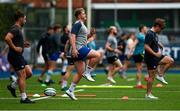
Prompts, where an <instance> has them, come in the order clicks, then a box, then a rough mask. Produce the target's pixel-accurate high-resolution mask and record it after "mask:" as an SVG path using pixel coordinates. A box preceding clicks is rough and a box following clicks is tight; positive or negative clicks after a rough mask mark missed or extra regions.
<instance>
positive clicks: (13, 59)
mask: <svg viewBox="0 0 180 111" xmlns="http://www.w3.org/2000/svg"><path fill="white" fill-rule="evenodd" d="M8 61H9V63H10V64H11V65H12V67H13V69H14V70H15V71H19V70H22V69H24V68H25V66H26V65H27V62H26V60H25V59H24V57H23V56H22V55H21V54H17V53H14V52H9V53H8Z"/></svg>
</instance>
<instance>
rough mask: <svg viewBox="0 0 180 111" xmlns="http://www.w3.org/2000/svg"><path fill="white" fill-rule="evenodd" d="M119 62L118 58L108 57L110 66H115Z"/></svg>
mask: <svg viewBox="0 0 180 111" xmlns="http://www.w3.org/2000/svg"><path fill="white" fill-rule="evenodd" d="M117 60H118V57H117V56H112V57H107V61H108V63H109V64H113V63H114V62H115V61H117Z"/></svg>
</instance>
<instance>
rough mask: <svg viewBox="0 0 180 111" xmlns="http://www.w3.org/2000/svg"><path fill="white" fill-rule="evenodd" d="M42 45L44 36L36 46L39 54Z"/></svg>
mask: <svg viewBox="0 0 180 111" xmlns="http://www.w3.org/2000/svg"><path fill="white" fill-rule="evenodd" d="M41 45H42V38H41V39H40V40H39V42H38V44H37V47H36V51H37V53H38V54H39V51H40V47H41Z"/></svg>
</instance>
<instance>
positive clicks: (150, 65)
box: [145, 55, 165, 70]
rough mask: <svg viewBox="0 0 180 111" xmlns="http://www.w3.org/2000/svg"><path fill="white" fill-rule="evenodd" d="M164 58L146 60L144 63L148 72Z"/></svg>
mask: <svg viewBox="0 0 180 111" xmlns="http://www.w3.org/2000/svg"><path fill="white" fill-rule="evenodd" d="M164 57H165V56H164V55H162V56H161V57H160V58H157V57H153V58H148V59H147V58H146V59H145V63H146V65H147V69H148V70H154V69H156V68H157V66H158V65H159V62H160V61H161V60H162V59H163V58H164Z"/></svg>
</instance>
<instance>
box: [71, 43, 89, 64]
mask: <svg viewBox="0 0 180 111" xmlns="http://www.w3.org/2000/svg"><path fill="white" fill-rule="evenodd" d="M90 51H91V49H90V48H88V47H87V46H83V47H81V48H80V49H79V50H78V52H79V54H78V58H75V59H74V60H83V61H85V60H86V57H87V55H88V54H89V52H90Z"/></svg>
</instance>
